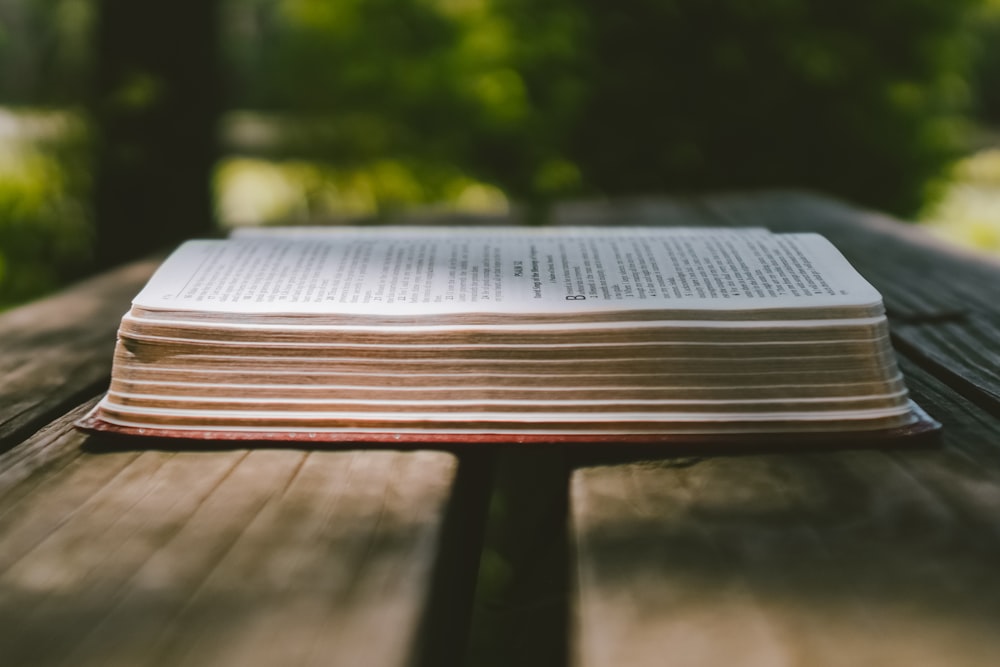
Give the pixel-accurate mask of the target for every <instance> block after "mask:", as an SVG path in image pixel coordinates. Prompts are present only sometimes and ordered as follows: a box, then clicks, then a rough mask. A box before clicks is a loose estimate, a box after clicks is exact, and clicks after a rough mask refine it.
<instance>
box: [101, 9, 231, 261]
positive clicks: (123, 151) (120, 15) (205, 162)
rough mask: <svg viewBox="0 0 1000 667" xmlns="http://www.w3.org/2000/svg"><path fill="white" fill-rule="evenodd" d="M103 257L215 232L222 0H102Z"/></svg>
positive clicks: (114, 258) (122, 256) (134, 253)
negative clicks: (214, 177)
mask: <svg viewBox="0 0 1000 667" xmlns="http://www.w3.org/2000/svg"><path fill="white" fill-rule="evenodd" d="M98 6H99V8H100V10H99V25H98V31H97V68H96V80H95V95H94V99H93V101H92V106H93V113H94V117H95V119H96V124H97V137H96V139H97V173H96V175H95V191H94V206H95V217H96V227H97V252H96V254H97V261H98V262H99V265H101V266H107V265H110V264H116V263H119V262H122V261H124V260H127V259H130V258H133V257H136V256H138V255H141V254H143V253H146V252H149V251H151V250H154V249H157V248H160V247H164V246H168V245H171V244H173V243H176V242H177V241H179V240H181V239H184V238H188V237H191V236H196V235H204V234H206V233H208V232H210V230H211V228H212V224H213V214H212V198H211V191H210V178H211V169H212V166H213V163H214V161H215V159H216V151H217V148H216V142H215V129H216V122H217V119H218V115H219V111H220V107H221V103H222V95H221V77H220V74H219V66H218V51H219V49H218V43H217V42H218V34H219V31H218V1H217V0H149V1H145V2H137V1H136V0H100V2H99V5H98Z"/></svg>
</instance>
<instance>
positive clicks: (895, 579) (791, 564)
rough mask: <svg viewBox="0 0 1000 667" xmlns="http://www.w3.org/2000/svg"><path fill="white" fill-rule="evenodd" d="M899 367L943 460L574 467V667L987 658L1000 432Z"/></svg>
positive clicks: (997, 535)
mask: <svg viewBox="0 0 1000 667" xmlns="http://www.w3.org/2000/svg"><path fill="white" fill-rule="evenodd" d="M907 370H908V376H909V381H910V384H911V387H912V388H913V389H914V393H915V394H916V396H917V398H918V400H920V401H921V402H923V403H925V404H928V405H933V411H934V414H935V416H936V417H937V418H939V419H941V420H942V421H943V422H944V423H945V442H944V444H943V446H942V447H941V448H933V449H926V450H911V451H878V450H867V451H861V450H859V451H836V452H814V453H810V452H803V453H798V454H788V455H783V454H758V455H748V456H730V457H705V458H696V459H692V458H687V459H671V458H664V459H660V460H647V461H619V462H617V463H611V464H609V463H605V464H603V465H598V466H592V467H583V468H580V469H579V470H577V471H576V472H575V473H574V474H573V477H572V482H571V517H572V527H573V536H574V539H575V545H576V553H577V579H576V585H577V591H578V593H577V596H578V597H577V599H576V606H575V615H574V622H575V628H576V632H575V641H574V646H573V651H574V655H575V658H574V662H573V664H575V665H580V666H587V667H593V666H597V665H602V666H603V665H621V664H627V665H634V666H642V665H661V664H665V663H668V664H677V665H732V664H739V665H797V664H808V665H819V666H826V665H831V666H833V665H836V666H839V665H844V666H848V665H859V664H864V665H876V664H905V665H915V666H921V665H928V666H929V665H945V664H946V665H951V666H959V667H961V666H964V665H969V666H972V665H986V664H996V663H997V662H998V660H1000V636H998V635H997V634H996V633H995V628H996V626H997V624H998V623H1000V599H998V598H997V597H996V596H994V595H993V594H992V591H994V590H996V589H997V587H998V586H1000V569H998V568H997V567H996V562H997V560H998V559H1000V519H998V517H997V513H996V507H997V506H998V503H1000V452H998V445H1000V435H998V434H1000V422H998V420H997V418H996V417H993V416H992V415H989V414H987V413H986V412H984V411H982V410H980V409H979V408H977V407H976V406H974V405H972V404H970V403H969V402H968V401H964V400H962V399H961V398H960V397H957V396H956V395H955V394H954V392H952V391H950V390H949V389H948V388H947V387H946V386H944V385H943V384H941V383H940V382H938V381H937V380H936V379H935V378H933V377H932V376H930V375H929V374H927V373H924V372H923V371H921V370H919V369H915V368H912V367H909V366H908V367H907Z"/></svg>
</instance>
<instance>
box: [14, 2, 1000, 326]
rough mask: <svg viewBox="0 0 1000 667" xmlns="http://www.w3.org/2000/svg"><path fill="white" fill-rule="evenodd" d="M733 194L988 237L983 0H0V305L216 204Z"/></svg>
mask: <svg viewBox="0 0 1000 667" xmlns="http://www.w3.org/2000/svg"><path fill="white" fill-rule="evenodd" d="M756 187H803V188H809V189H813V190H817V191H821V192H824V193H828V194H831V195H834V196H837V197H841V198H844V199H846V200H849V201H851V202H854V203H857V204H860V205H863V206H867V207H872V208H876V209H879V210H883V211H886V212H889V213H892V214H894V215H897V216H899V217H902V218H904V219H907V220H913V221H918V222H920V223H921V224H926V225H928V226H930V227H931V228H933V229H934V230H935V232H936V233H940V234H942V235H945V236H947V237H948V238H951V239H953V240H955V241H956V242H961V243H965V244H969V245H973V246H975V247H979V248H982V249H984V250H987V251H992V252H994V253H1000V0H878V1H877V2H834V1H833V0H756V1H755V2H746V1H745V0H712V1H706V0H617V1H616V2H613V3H612V2H599V1H598V0H549V1H548V2H537V1H534V2H533V1H531V0H336V1H332V0H147V1H146V2H135V0H0V307H9V306H10V305H12V304H15V303H19V302H23V301H25V300H28V299H31V298H33V297H35V296H37V295H39V294H42V293H44V292H45V291H47V290H50V289H52V288H54V287H55V286H57V285H59V284H61V283H63V282H65V281H67V280H71V279H74V278H75V277H78V276H80V275H83V274H85V273H87V272H89V271H92V270H94V269H95V268H97V267H104V266H108V265H110V264H113V263H116V262H119V261H122V260H124V259H128V258H130V257H134V256H137V255H140V254H143V253H145V252H147V251H149V250H150V249H154V248H158V247H162V246H164V245H169V244H170V243H173V242H175V241H177V240H179V239H182V238H185V237H190V236H195V235H205V234H208V233H212V232H211V230H213V229H219V228H225V227H229V226H233V225H253V224H269V223H279V222H302V221H305V220H316V219H318V218H322V219H329V220H334V221H336V220H356V219H358V218H364V219H374V220H391V219H392V218H393V216H395V215H398V214H399V213H400V212H403V211H406V210H408V209H411V208H413V207H417V206H420V207H434V208H435V209H439V210H445V211H456V212H466V213H469V214H472V215H478V214H493V213H503V212H505V211H507V210H509V209H511V208H512V207H518V208H519V210H525V211H528V212H529V213H530V215H532V216H534V219H537V220H539V221H544V217H545V211H546V207H547V206H548V204H549V203H550V202H552V201H554V200H556V199H560V198H579V197H612V196H622V195H634V194H643V195H648V194H657V193H670V194H686V193H698V192H700V191H705V190H719V189H733V188H756Z"/></svg>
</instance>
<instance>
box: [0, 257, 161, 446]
mask: <svg viewBox="0 0 1000 667" xmlns="http://www.w3.org/2000/svg"><path fill="white" fill-rule="evenodd" d="M156 264H157V260H145V261H141V262H136V263H134V264H129V265H127V266H125V267H122V268H120V269H117V270H115V271H112V272H109V273H105V274H102V275H100V276H98V277H95V278H92V279H90V280H87V281H84V282H82V283H80V284H78V285H76V286H74V287H71V288H69V289H67V290H65V291H63V292H60V293H58V294H56V295H54V296H52V297H49V298H46V299H42V300H40V301H37V302H35V303H32V304H29V305H26V306H22V307H20V308H16V309H14V310H11V311H8V312H6V313H3V314H2V315H0V341H2V347H3V353H2V354H0V378H3V382H0V451H3V450H4V449H6V448H8V447H10V446H11V445H13V444H14V443H17V442H18V441H20V440H21V439H23V438H24V437H26V436H27V435H29V434H30V433H31V432H32V431H34V430H35V429H37V428H39V427H40V426H42V425H44V424H45V423H47V422H48V421H50V420H51V419H53V418H55V417H56V416H57V415H59V414H61V413H63V412H65V411H66V410H68V409H70V408H71V407H73V406H75V405H77V404H78V403H80V401H82V400H84V399H86V398H88V397H90V396H93V395H94V394H95V393H97V392H98V391H100V390H101V389H103V388H106V387H107V382H108V377H109V375H110V371H111V354H112V351H113V350H114V344H115V332H116V331H117V329H118V322H119V321H120V320H121V317H122V315H123V314H124V313H125V311H126V310H128V307H129V304H130V302H131V300H132V297H133V296H135V294H136V293H138V291H139V289H140V288H141V287H142V285H143V284H144V283H145V282H146V280H147V279H148V278H149V276H150V275H151V274H152V272H153V269H154V268H155V267H156Z"/></svg>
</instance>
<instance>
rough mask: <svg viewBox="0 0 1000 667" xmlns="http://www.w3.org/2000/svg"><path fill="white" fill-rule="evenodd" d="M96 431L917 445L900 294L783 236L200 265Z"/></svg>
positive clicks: (720, 233) (596, 236)
mask: <svg viewBox="0 0 1000 667" xmlns="http://www.w3.org/2000/svg"><path fill="white" fill-rule="evenodd" d="M81 425H82V426H83V427H85V428H90V429H98V430H107V431H115V432H122V433H135V434H145V435H155V436H176V437H187V438H234V439H279V440H293V441H294V440H321V441H369V442H372V441H375V442H407V441H408V442H441V441H446V442H448V441H455V442H460V441H463V440H468V441H484V440H485V441H517V442H526V441H535V442H543V441H552V442H567V441H568V442H600V441H625V442H628V441H639V442H651V441H659V440H665V441H676V440H677V439H681V440H684V439H691V440H698V438H701V437H705V436H711V437H716V438H719V437H722V438H737V439H738V438H739V437H746V436H749V437H751V438H753V437H758V438H759V437H772V436H779V437H780V436H785V437H786V438H787V437H797V436H799V435H802V434H810V437H813V436H815V437H820V438H822V437H824V436H832V437H840V438H843V437H844V436H852V437H854V436H858V435H862V434H865V435H870V436H872V437H873V438H881V437H893V436H898V437H902V436H910V435H914V434H919V433H924V432H927V431H928V430H933V429H934V428H936V427H937V425H936V424H935V423H934V422H933V421H932V420H930V419H929V418H927V416H926V415H925V414H923V413H922V412H921V411H920V410H919V408H917V407H916V406H915V405H914V404H913V403H912V402H911V401H910V400H909V399H908V397H907V391H906V388H905V386H904V383H903V379H902V376H901V375H900V373H899V370H898V368H897V365H896V360H895V357H894V354H893V350H892V347H891V345H890V341H889V332H888V325H887V321H886V318H885V313H884V309H883V306H882V299H881V297H880V295H879V294H878V292H877V291H876V290H875V289H874V288H873V287H872V286H871V285H869V284H868V283H867V282H866V281H865V280H864V279H863V278H862V277H861V276H860V275H859V274H858V273H857V272H856V271H855V270H854V269H853V268H852V267H851V265H850V264H849V263H848V262H847V261H846V260H845V259H844V257H843V256H842V255H841V254H840V253H839V252H838V251H837V250H836V249H835V248H834V247H833V246H832V245H831V244H830V243H829V242H828V241H826V240H825V239H824V238H822V237H820V236H818V235H815V234H772V233H770V232H768V231H767V230H764V229H744V230H736V229H701V228H566V227H555V228H527V229H526V228H509V227H504V228H398V227H388V228H332V229H329V228H328V229H322V230H319V231H310V230H308V229H306V230H302V229H300V230H292V231H285V232H274V231H258V232H252V231H251V232H248V233H245V234H244V235H242V236H236V237H234V238H230V239H228V240H220V241H190V242H188V243H185V244H184V245H182V246H181V247H180V248H179V249H177V250H176V251H175V252H174V254H173V255H171V256H170V257H169V258H168V259H167V260H166V262H165V263H164V264H163V265H162V266H161V267H160V269H159V270H158V271H157V273H156V274H155V275H154V276H153V277H152V279H151V280H150V281H149V283H148V284H147V285H146V287H145V288H144V289H143V290H142V292H141V293H140V294H139V295H138V296H137V297H136V298H135V300H134V302H133V305H132V309H131V310H130V311H129V312H128V313H127V314H126V315H125V317H124V318H123V320H122V324H121V328H120V331H119V341H118V345H117V349H116V352H115V358H114V367H113V371H112V379H111V387H110V390H109V392H108V393H107V395H106V397H105V398H104V399H103V400H102V401H101V402H100V404H99V405H98V407H97V408H96V409H95V411H94V412H93V413H91V415H89V416H88V417H87V418H86V419H85V420H83V422H82V424H81Z"/></svg>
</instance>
